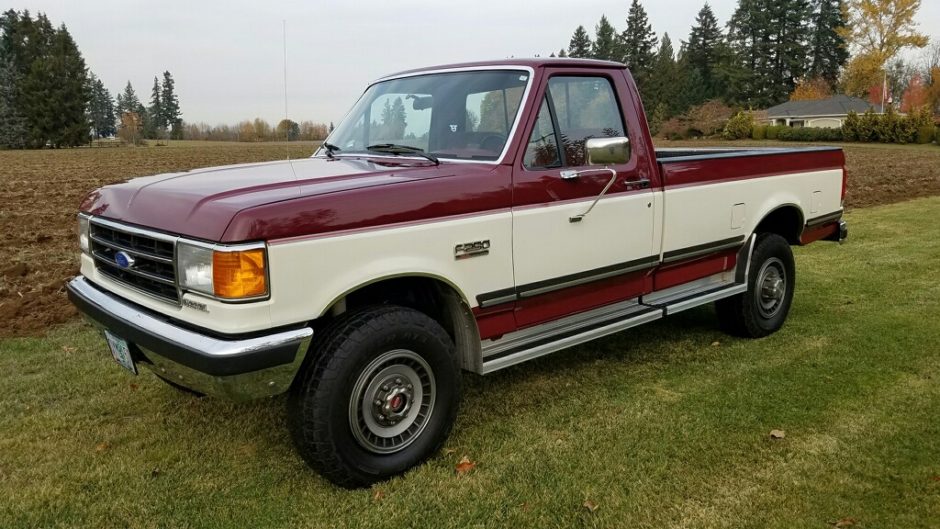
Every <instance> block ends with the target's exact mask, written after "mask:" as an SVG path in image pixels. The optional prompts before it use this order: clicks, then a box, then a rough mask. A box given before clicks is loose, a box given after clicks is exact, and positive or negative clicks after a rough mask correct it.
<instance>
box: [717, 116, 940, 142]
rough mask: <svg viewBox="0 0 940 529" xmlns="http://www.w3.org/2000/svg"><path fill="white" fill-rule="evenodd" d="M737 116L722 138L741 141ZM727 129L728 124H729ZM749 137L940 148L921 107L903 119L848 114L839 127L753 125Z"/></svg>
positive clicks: (938, 133) (937, 132) (939, 134)
mask: <svg viewBox="0 0 940 529" xmlns="http://www.w3.org/2000/svg"><path fill="white" fill-rule="evenodd" d="M742 114H745V113H743V112H742V113H739V114H738V115H736V116H735V117H734V118H732V121H735V120H737V121H738V124H737V126H736V127H735V128H734V129H731V130H729V128H726V129H725V138H727V139H740V138H742V137H745V136H741V135H740V133H741V130H742V129H743V128H744V125H743V123H744V122H745V121H746V118H745V117H742ZM728 124H729V126H730V125H731V121H729V123H728ZM750 137H751V138H752V139H755V140H763V139H768V140H783V141H865V142H880V143H921V144H924V143H931V142H933V141H936V142H937V144H938V145H940V127H936V126H935V125H934V124H933V115H932V113H931V112H930V111H929V109H927V108H924V109H921V110H919V111H915V112H912V113H910V114H908V115H906V116H901V115H898V113H897V112H895V111H894V110H893V109H891V108H888V111H887V112H886V113H885V114H875V113H874V112H872V111H870V110H869V111H868V112H865V113H864V114H862V115H861V116H860V115H858V114H856V113H855V112H850V113H849V115H848V117H847V118H846V120H845V123H843V124H842V128H840V129H835V128H813V127H801V128H796V127H787V126H782V125H752V126H751V129H750Z"/></svg>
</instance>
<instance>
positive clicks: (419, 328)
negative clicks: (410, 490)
mask: <svg viewBox="0 0 940 529" xmlns="http://www.w3.org/2000/svg"><path fill="white" fill-rule="evenodd" d="M314 341H315V342H314V343H315V344H316V345H315V346H314V348H313V350H311V351H310V355H311V357H310V359H309V361H308V362H307V363H306V364H305V366H304V368H303V369H302V370H301V372H300V373H299V374H298V376H297V379H296V380H295V381H294V385H293V386H292V387H291V390H290V393H289V396H288V399H287V421H288V427H289V429H290V433H291V437H292V439H293V441H294V444H295V445H296V447H297V450H298V452H299V453H300V455H301V456H302V457H303V459H304V461H306V462H307V464H309V465H310V466H311V467H312V468H313V469H314V470H316V471H318V472H319V473H320V474H322V475H323V476H324V477H326V478H327V479H328V480H330V481H332V482H333V483H335V484H336V485H339V486H341V487H347V488H354V487H364V486H368V485H371V484H372V483H375V482H378V481H382V480H385V479H387V478H389V477H392V476H395V475H398V474H401V473H403V472H405V471H406V470H408V469H410V468H412V467H414V466H416V465H418V464H420V463H422V462H423V461H424V460H426V459H427V458H428V457H430V456H431V455H432V454H434V453H436V452H437V451H438V450H439V449H440V447H441V445H442V444H443V443H444V441H445V440H446V439H447V436H448V434H449V433H450V430H451V427H452V426H453V423H454V419H455V417H456V414H457V408H458V405H459V402H460V367H459V362H458V358H457V354H456V350H455V347H454V343H453V341H452V340H451V339H450V337H449V336H448V335H447V333H446V332H445V331H444V329H443V328H441V326H440V325H439V324H438V323H437V322H436V321H434V320H433V319H431V318H430V317H428V316H427V315H425V314H423V313H421V312H418V311H416V310H413V309H409V308H405V307H400V306H393V305H386V306H378V307H368V308H364V309H360V310H356V311H352V312H350V313H348V314H345V315H343V316H342V317H340V318H339V319H338V320H337V321H335V322H333V324H331V325H329V326H328V328H326V329H324V331H323V332H322V333H320V336H319V337H314ZM390 355H391V356H390ZM395 355H398V356H395ZM385 358H389V360H387V361H386V363H381V362H383V360H382V359H385ZM376 362H379V363H378V364H376ZM402 366H404V367H402ZM406 368H407V369H411V370H412V371H411V373H407V371H406ZM396 369H397V370H398V372H399V373H403V372H404V373H406V375H403V376H399V375H397V374H396ZM428 372H429V373H430V376H429V377H428ZM412 373H413V374H414V376H416V377H418V378H419V379H420V383H417V384H416V385H417V389H416V388H414V387H413V386H414V385H415V384H408V383H407V382H408V381H409V380H412V381H415V380H416V379H415V378H414V377H412V378H409V377H411V376H412ZM373 375H374V376H373ZM383 377H385V378H383ZM389 377H392V378H389ZM402 378H403V379H404V382H405V383H404V384H402V381H401V380H400V379H402ZM363 380H364V381H363ZM383 381H387V382H388V384H383V383H382V382H383ZM428 382H430V384H428ZM389 385H391V386H393V387H392V388H391V390H389V387H388V386H389ZM406 387H412V390H411V391H412V392H411V393H407V390H406ZM372 390H374V392H373V391H372ZM398 391H400V392H401V393H394V392H398ZM354 393H355V394H354ZM393 393H394V394H393ZM366 395H368V397H367V396H366ZM395 395H398V396H399V397H401V398H400V399H399V400H395ZM431 395H433V397H431ZM409 396H410V397H409ZM373 397H374V398H373ZM409 398H410V399H411V400H409ZM367 399H368V400H367ZM379 402H382V403H384V405H385V406H387V408H381V407H379V406H378V403H379ZM373 404H375V406H374V407H373V406H372V405H373ZM393 404H394V405H395V406H398V407H397V408H392V407H391V406H392V405H393ZM413 404H418V406H411V405H413ZM406 405H407V406H408V407H406ZM367 410H368V411H367ZM387 410H390V412H389V416H388V417H386V415H385V414H384V413H386V412H387ZM415 410H417V411H415ZM397 412H400V413H401V415H399V416H398V417H392V415H395V413H397ZM406 412H407V413H406ZM366 416H368V418H367V417H366ZM412 416H414V418H413V419H409V418H411V417H412ZM396 418H397V419H398V420H399V421H400V422H398V423H387V422H386V423H383V424H379V422H382V421H383V420H385V419H388V420H395V419H396ZM409 420H410V421H411V422H409ZM367 421H371V426H370V425H369V424H368V423H367ZM353 422H356V424H357V425H358V429H357V430H354V427H353ZM406 424H407V425H410V426H408V428H407V430H405V431H404V432H402V433H401V435H400V436H394V437H383V436H382V435H379V434H376V433H374V432H376V431H379V432H381V434H383V435H384V434H387V433H391V432H393V431H395V430H394V429H397V428H400V427H402V426H404V425H406ZM409 432H410V434H409ZM406 434H407V435H408V437H407V438H405V436H406ZM399 437H401V438H402V439H399ZM384 443H389V444H390V445H389V446H385V445H384ZM380 445H381V446H380ZM382 450H384V452H382Z"/></svg>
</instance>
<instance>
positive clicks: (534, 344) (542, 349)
mask: <svg viewBox="0 0 940 529" xmlns="http://www.w3.org/2000/svg"><path fill="white" fill-rule="evenodd" d="M662 317H663V311H662V310H661V309H658V308H653V307H647V306H645V305H641V304H640V303H638V302H637V301H636V300H633V301H628V302H625V303H618V304H615V305H611V306H608V307H602V308H600V309H595V310H592V311H588V312H583V313H580V314H575V315H573V316H568V317H566V318H562V319H560V320H556V321H552V322H548V323H543V324H541V325H537V326H535V327H530V328H528V329H522V330H520V331H516V332H514V333H510V334H507V335H505V336H503V337H502V338H500V339H498V340H486V341H484V343H483V368H482V370H481V371H480V373H481V374H484V375H485V374H487V373H492V372H493V371H496V370H499V369H502V368H504V367H509V366H511V365H514V364H518V363H520V362H525V361H526V360H531V359H533V358H538V357H540V356H544V355H547V354H549V353H554V352H555V351H559V350H561V349H567V348H568V347H572V346H575V345H578V344H582V343H584V342H588V341H591V340H594V339H596V338H600V337H602V336H607V335H608V334H613V333H615V332H619V331H622V330H625V329H629V328H630V327H635V326H637V325H641V324H643V323H647V322H651V321H653V320H658V319H660V318H662Z"/></svg>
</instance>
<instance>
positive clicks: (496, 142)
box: [480, 134, 506, 152]
mask: <svg viewBox="0 0 940 529" xmlns="http://www.w3.org/2000/svg"><path fill="white" fill-rule="evenodd" d="M505 144H506V136H503V135H502V134H489V135H487V136H484V137H483V139H482V140H480V149H482V150H484V151H490V152H499V151H500V150H502V148H503V145H505Z"/></svg>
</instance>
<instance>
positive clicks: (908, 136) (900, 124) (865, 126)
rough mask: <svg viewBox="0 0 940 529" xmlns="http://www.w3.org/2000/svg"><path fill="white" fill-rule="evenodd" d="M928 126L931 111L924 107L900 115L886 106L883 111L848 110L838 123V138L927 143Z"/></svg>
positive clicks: (930, 119)
mask: <svg viewBox="0 0 940 529" xmlns="http://www.w3.org/2000/svg"><path fill="white" fill-rule="evenodd" d="M932 126H933V113H932V112H931V111H930V109H929V108H927V107H923V108H921V109H919V110H915V111H913V112H911V113H910V114H908V115H906V116H901V115H899V114H898V113H897V112H895V111H894V108H892V107H890V106H889V107H888V108H887V109H886V111H885V113H884V114H875V113H874V112H873V111H872V110H868V111H867V112H865V113H864V114H862V115H861V116H859V115H858V114H856V113H855V112H849V114H848V116H847V117H846V119H845V122H844V123H843V124H842V137H843V139H844V140H845V141H866V142H880V143H901V144H904V143H914V142H917V143H930V136H931V132H930V128H931V127H932Z"/></svg>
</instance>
